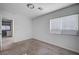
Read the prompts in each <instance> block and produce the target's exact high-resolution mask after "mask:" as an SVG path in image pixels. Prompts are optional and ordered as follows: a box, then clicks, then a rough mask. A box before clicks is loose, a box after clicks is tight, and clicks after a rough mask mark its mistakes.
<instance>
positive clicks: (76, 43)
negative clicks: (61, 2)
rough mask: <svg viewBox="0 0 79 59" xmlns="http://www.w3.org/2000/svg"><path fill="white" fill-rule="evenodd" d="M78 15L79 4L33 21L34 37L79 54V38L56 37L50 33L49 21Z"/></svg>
mask: <svg viewBox="0 0 79 59" xmlns="http://www.w3.org/2000/svg"><path fill="white" fill-rule="evenodd" d="M76 13H79V4H75V5H72V6H69V7H67V8H63V9H60V10H57V11H55V12H51V13H48V14H46V15H42V16H39V17H37V18H34V19H33V20H32V21H33V26H32V28H33V34H32V35H33V37H34V38H36V39H38V40H41V41H45V42H47V43H50V44H54V45H57V46H60V47H63V48H66V49H69V50H72V51H75V52H79V36H71V35H70V36H69V35H55V34H52V33H50V29H49V25H50V24H49V21H50V19H51V18H52V19H53V18H57V17H62V16H66V15H71V14H76Z"/></svg>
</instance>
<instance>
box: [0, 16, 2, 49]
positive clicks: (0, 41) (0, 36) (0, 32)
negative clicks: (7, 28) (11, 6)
mask: <svg viewBox="0 0 79 59" xmlns="http://www.w3.org/2000/svg"><path fill="white" fill-rule="evenodd" d="M1 26H2V18H1V16H0V50H1V47H2V29H1Z"/></svg>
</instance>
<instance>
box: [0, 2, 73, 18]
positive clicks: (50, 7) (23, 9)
mask: <svg viewBox="0 0 79 59" xmlns="http://www.w3.org/2000/svg"><path fill="white" fill-rule="evenodd" d="M33 4H34V9H29V8H28V7H27V6H26V5H27V3H0V9H2V10H6V11H9V12H12V13H18V14H22V15H25V16H26V17H28V18H35V17H37V16H40V15H43V14H47V13H49V12H53V11H55V10H58V9H61V8H64V7H67V6H69V5H72V4H73V3H33ZM38 7H41V8H42V9H43V10H39V9H38Z"/></svg>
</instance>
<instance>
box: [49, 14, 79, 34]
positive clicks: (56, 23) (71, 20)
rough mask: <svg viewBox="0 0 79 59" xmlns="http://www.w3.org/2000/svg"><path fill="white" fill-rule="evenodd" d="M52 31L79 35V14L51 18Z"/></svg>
mask: <svg viewBox="0 0 79 59" xmlns="http://www.w3.org/2000/svg"><path fill="white" fill-rule="evenodd" d="M50 32H51V33H53V34H71V35H78V32H79V20H78V14H76V15H70V16H65V17H60V18H55V19H51V20H50Z"/></svg>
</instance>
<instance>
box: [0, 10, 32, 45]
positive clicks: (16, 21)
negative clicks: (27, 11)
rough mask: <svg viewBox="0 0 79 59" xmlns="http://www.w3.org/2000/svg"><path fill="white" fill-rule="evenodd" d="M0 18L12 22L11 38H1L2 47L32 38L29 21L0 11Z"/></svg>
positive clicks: (21, 16)
mask: <svg viewBox="0 0 79 59" xmlns="http://www.w3.org/2000/svg"><path fill="white" fill-rule="evenodd" d="M0 16H1V17H2V18H4V19H9V20H13V37H7V38H3V45H4V46H6V45H9V44H11V43H13V42H18V41H22V40H25V39H29V38H31V37H32V27H31V25H32V23H31V19H28V18H27V17H26V16H24V15H20V14H13V13H11V12H8V11H5V10H0Z"/></svg>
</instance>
